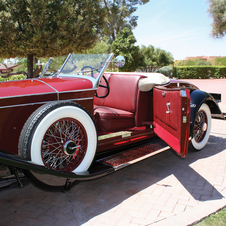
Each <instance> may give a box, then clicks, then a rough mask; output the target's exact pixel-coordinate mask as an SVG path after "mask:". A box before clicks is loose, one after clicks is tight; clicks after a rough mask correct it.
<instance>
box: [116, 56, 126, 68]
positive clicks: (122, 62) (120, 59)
mask: <svg viewBox="0 0 226 226" xmlns="http://www.w3.org/2000/svg"><path fill="white" fill-rule="evenodd" d="M114 62H115V66H116V67H123V66H124V65H125V63H126V61H125V58H124V57H123V56H120V55H119V56H117V57H116V58H115V60H114Z"/></svg>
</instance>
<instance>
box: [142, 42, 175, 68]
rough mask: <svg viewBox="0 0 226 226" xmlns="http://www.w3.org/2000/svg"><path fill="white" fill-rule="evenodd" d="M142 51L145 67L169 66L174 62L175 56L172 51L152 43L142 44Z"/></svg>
mask: <svg viewBox="0 0 226 226" xmlns="http://www.w3.org/2000/svg"><path fill="white" fill-rule="evenodd" d="M141 53H142V55H143V57H144V65H143V66H144V67H155V66H167V65H170V64H173V56H172V54H171V53H170V52H167V51H165V50H162V49H160V48H155V47H154V46H152V45H149V46H148V47H146V46H144V45H142V46H141Z"/></svg>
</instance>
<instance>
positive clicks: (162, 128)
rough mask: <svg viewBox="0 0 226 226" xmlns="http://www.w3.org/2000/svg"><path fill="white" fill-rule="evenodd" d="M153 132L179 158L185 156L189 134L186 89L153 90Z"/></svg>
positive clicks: (188, 106)
mask: <svg viewBox="0 0 226 226" xmlns="http://www.w3.org/2000/svg"><path fill="white" fill-rule="evenodd" d="M153 105H154V106H153V108H154V123H153V125H154V132H155V133H156V134H157V135H158V136H159V137H160V138H161V139H162V140H164V141H165V142H166V143H167V144H168V145H169V146H170V147H171V148H172V149H173V150H174V151H176V153H178V154H179V155H180V156H181V157H185V156H186V155H187V150H188V143H189V134H190V92H189V90H188V89H179V88H178V89H177V88H176V89H168V88H165V87H155V88H154V89H153Z"/></svg>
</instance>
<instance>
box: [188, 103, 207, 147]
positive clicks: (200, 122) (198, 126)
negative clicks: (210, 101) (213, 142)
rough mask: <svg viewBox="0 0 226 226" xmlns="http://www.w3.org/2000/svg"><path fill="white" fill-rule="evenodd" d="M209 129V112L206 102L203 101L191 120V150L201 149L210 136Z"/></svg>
mask: <svg viewBox="0 0 226 226" xmlns="http://www.w3.org/2000/svg"><path fill="white" fill-rule="evenodd" d="M210 130H211V112H210V108H209V106H208V105H207V104H205V103H203V104H202V105H201V107H200V108H199V110H198V112H197V113H196V116H195V118H194V121H193V137H192V139H191V140H190V142H189V149H190V150H191V151H200V150H201V149H203V148H204V147H205V146H206V144H207V142H208V140H209V136H210Z"/></svg>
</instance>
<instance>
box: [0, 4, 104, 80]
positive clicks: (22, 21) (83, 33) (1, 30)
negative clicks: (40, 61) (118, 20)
mask: <svg viewBox="0 0 226 226" xmlns="http://www.w3.org/2000/svg"><path fill="white" fill-rule="evenodd" d="M100 1H101V0H95V1H89V0H76V1H74V0H64V1H61V0H54V1H48V0H2V1H1V3H0V52H1V57H3V58H10V57H14V56H17V57H27V62H28V77H32V74H33V59H34V57H50V56H61V55H67V54H68V53H70V52H81V51H83V50H85V49H88V48H90V47H91V46H92V45H93V44H95V42H96V41H97V39H98V35H99V34H100V32H101V29H102V27H103V24H104V9H103V8H102V6H101V4H100Z"/></svg>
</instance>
